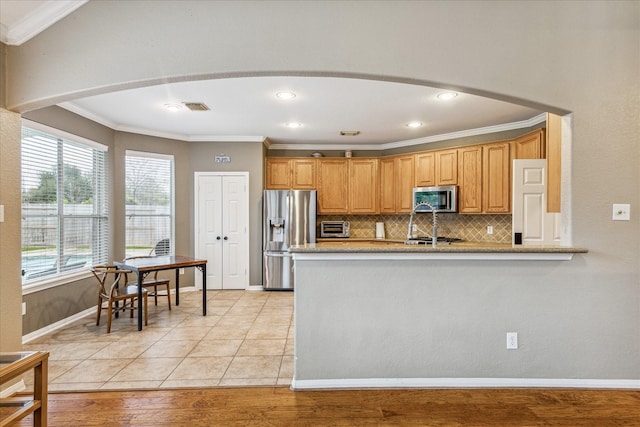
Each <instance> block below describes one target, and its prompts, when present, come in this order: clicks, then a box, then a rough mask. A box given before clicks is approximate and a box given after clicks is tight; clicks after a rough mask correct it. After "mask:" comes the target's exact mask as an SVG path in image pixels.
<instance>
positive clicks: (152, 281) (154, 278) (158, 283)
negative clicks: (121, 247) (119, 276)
mask: <svg viewBox="0 0 640 427" xmlns="http://www.w3.org/2000/svg"><path fill="white" fill-rule="evenodd" d="M138 258H154V257H152V256H132V257H129V258H125V259H124V261H125V262H126V261H127V260H129V259H138ZM128 285H130V286H131V285H135V286H138V282H131V283H128ZM142 286H144V287H145V288H146V289H148V290H149V296H150V297H153V299H154V302H155V305H158V297H159V296H161V297H164V296H166V297H167V303H168V304H169V310H171V288H170V287H169V280H168V279H158V272H157V271H154V272H153V274H150V275H149V276H147V278H146V279H145V280H144V282H142ZM158 287H160V288H161V289H160V290H162V287H164V288H165V289H166V290H165V293H158ZM151 288H153V290H151Z"/></svg>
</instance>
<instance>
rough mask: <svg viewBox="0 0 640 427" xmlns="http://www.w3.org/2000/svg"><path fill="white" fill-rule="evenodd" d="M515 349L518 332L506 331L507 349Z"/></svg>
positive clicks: (516, 347)
mask: <svg viewBox="0 0 640 427" xmlns="http://www.w3.org/2000/svg"><path fill="white" fill-rule="evenodd" d="M517 349H518V333H517V332H507V350H517Z"/></svg>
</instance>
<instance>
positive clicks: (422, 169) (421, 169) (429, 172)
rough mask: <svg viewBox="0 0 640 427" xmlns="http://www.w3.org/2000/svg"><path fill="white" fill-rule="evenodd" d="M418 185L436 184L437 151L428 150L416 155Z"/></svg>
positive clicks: (430, 185)
mask: <svg viewBox="0 0 640 427" xmlns="http://www.w3.org/2000/svg"><path fill="white" fill-rule="evenodd" d="M415 167H416V187H433V186H434V185H436V153H435V152H433V151H428V152H426V153H418V154H416V155H415Z"/></svg>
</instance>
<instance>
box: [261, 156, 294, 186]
mask: <svg viewBox="0 0 640 427" xmlns="http://www.w3.org/2000/svg"><path fill="white" fill-rule="evenodd" d="M266 169H267V172H266V175H267V176H266V188H267V189H269V190H288V189H289V188H291V166H290V160H289V159H278V158H268V159H267V168H266Z"/></svg>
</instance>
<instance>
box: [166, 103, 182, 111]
mask: <svg viewBox="0 0 640 427" xmlns="http://www.w3.org/2000/svg"><path fill="white" fill-rule="evenodd" d="M164 108H166V109H167V110H169V111H171V112H173V113H175V112H176V111H180V110H181V109H182V104H171V103H169V104H164Z"/></svg>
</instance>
